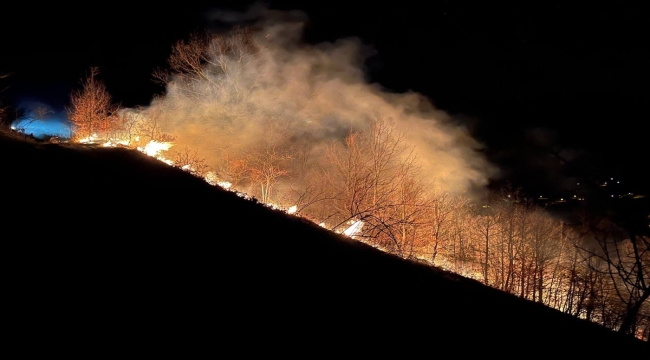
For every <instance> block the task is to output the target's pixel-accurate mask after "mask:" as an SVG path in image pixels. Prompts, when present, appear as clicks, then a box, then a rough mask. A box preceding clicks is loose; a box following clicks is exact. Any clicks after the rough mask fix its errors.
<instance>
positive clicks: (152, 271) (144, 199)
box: [0, 138, 647, 358]
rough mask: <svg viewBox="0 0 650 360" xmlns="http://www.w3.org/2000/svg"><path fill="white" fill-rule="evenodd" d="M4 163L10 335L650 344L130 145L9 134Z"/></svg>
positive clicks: (280, 351) (446, 345)
mask: <svg viewBox="0 0 650 360" xmlns="http://www.w3.org/2000/svg"><path fill="white" fill-rule="evenodd" d="M0 164H1V166H2V168H3V171H2V176H1V177H0V178H1V180H0V185H2V188H3V190H4V196H3V198H2V200H3V201H2V203H3V205H4V210H5V211H4V216H3V218H2V220H1V221H2V228H3V229H4V231H3V234H2V238H3V240H2V245H3V246H2V250H3V251H2V254H3V258H4V263H5V269H6V271H7V272H6V276H5V278H6V280H7V281H6V282H5V289H4V290H5V291H4V294H5V298H7V299H8V300H9V302H8V303H9V305H7V307H6V309H7V310H8V311H7V314H9V316H8V318H9V320H11V321H9V322H8V324H10V325H9V327H10V329H11V330H12V333H13V337H12V340H13V341H14V343H15V344H17V345H18V346H19V347H20V348H21V349H22V350H23V351H24V352H25V354H29V353H31V352H43V351H45V352H47V353H49V354H58V353H60V352H65V353H68V354H74V353H77V354H84V355H88V354H104V353H115V354H136V353H137V354H143V355H169V354H174V353H177V354H180V355H183V356H184V357H187V356H188V355H190V354H191V353H196V354H199V353H206V352H207V353H208V354H211V355H212V354H226V355H228V354H234V355H235V356H237V357H244V356H247V355H301V356H308V357H312V356H317V355H325V354H334V355H354V354H363V355H366V356H371V355H373V354H378V355H385V356H388V355H391V354H396V355H399V356H402V357H404V356H409V355H425V356H432V357H437V356H443V354H450V355H453V356H463V357H466V356H472V355H500V356H506V357H518V358H521V357H528V356H531V355H535V356H540V357H541V356H551V355H553V356H558V355H563V356H565V355H581V356H590V355H598V356H599V358H602V357H603V356H604V355H607V354H612V355H617V356H619V357H622V356H627V355H634V354H640V352H641V351H646V350H647V349H646V348H645V346H646V344H643V343H641V342H638V341H636V340H632V339H627V338H622V337H619V336H618V335H617V334H614V333H611V332H610V331H608V330H605V329H603V328H601V327H599V326H596V325H593V324H590V323H586V322H584V321H580V320H578V319H575V318H572V317H571V316H568V315H565V314H562V313H559V312H557V311H554V310H551V309H549V308H546V307H544V306H541V305H539V304H533V303H530V302H527V301H523V300H520V299H518V298H516V297H513V296H510V295H508V294H505V293H502V292H499V291H496V290H494V289H491V288H488V287H485V286H483V285H481V284H479V283H477V282H475V281H471V280H468V279H465V278H462V277H459V276H456V275H454V274H449V273H445V272H443V271H440V270H436V269H432V268H429V267H427V266H424V265H419V264H415V263H411V262H408V261H404V260H402V259H399V258H396V257H393V256H390V255H387V254H384V253H381V252H379V251H377V250H375V249H373V248H370V247H368V246H365V245H363V244H360V243H357V242H355V241H352V240H348V239H346V238H343V237H339V236H336V235H334V234H332V233H330V232H328V231H326V230H324V229H322V228H320V227H318V226H317V225H314V224H312V223H310V222H308V221H306V220H302V219H300V218H295V217H291V216H288V215H286V214H284V213H281V212H279V211H273V210H271V209H268V208H266V207H264V206H261V205H259V204H256V203H254V202H252V201H247V200H244V199H242V198H240V197H238V196H237V195H236V194H234V193H231V192H227V191H224V190H221V189H219V188H215V187H212V186H210V185H208V184H207V183H205V182H203V181H202V180H201V179H198V178H194V177H192V176H191V175H189V174H187V173H185V172H183V171H181V170H179V169H175V168H171V167H168V166H166V165H164V164H162V163H159V162H157V161H155V160H152V159H150V158H148V157H147V156H145V155H143V154H140V153H137V152H134V151H129V150H125V149H103V148H96V149H88V148H80V147H75V146H69V145H55V144H35V143H29V142H23V141H19V140H14V139H9V138H2V139H0ZM127 351H128V352H127ZM446 356H448V355H446Z"/></svg>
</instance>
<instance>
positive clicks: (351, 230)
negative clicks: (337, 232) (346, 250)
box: [343, 220, 363, 239]
mask: <svg viewBox="0 0 650 360" xmlns="http://www.w3.org/2000/svg"><path fill="white" fill-rule="evenodd" d="M361 228H363V221H361V220H357V221H355V222H354V223H353V224H352V225H350V227H348V228H347V229H345V231H343V234H344V235H346V236H349V237H351V238H353V239H354V238H355V236H356V235H357V234H359V233H360V232H361Z"/></svg>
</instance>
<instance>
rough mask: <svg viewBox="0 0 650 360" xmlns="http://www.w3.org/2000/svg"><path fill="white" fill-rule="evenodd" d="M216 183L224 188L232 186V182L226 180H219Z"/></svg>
mask: <svg viewBox="0 0 650 360" xmlns="http://www.w3.org/2000/svg"><path fill="white" fill-rule="evenodd" d="M217 185H219V186H221V187H222V188H224V189H230V187H231V186H232V184H231V183H229V182H227V181H220V182H218V183H217Z"/></svg>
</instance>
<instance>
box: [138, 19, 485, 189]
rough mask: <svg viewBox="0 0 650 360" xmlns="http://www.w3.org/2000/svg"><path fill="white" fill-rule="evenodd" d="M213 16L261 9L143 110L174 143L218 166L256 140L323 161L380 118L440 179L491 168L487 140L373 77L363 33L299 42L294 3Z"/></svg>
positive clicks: (457, 181)
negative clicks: (367, 72) (246, 29)
mask: <svg viewBox="0 0 650 360" xmlns="http://www.w3.org/2000/svg"><path fill="white" fill-rule="evenodd" d="M213 15H214V18H215V19H218V20H220V21H222V22H229V23H236V22H237V21H238V20H245V21H247V22H249V23H250V22H251V19H253V18H256V19H257V20H258V21H256V22H255V24H254V28H255V29H256V30H255V32H254V33H252V34H250V33H247V35H245V36H243V35H241V32H240V33H236V32H235V33H224V34H221V35H220V36H219V38H220V39H221V40H219V42H218V43H214V42H213V43H211V45H210V49H211V50H212V51H211V52H209V57H208V59H207V61H206V62H205V63H204V64H203V67H202V68H201V69H200V70H196V69H194V70H193V72H191V73H190V74H189V75H188V74H176V75H175V76H173V77H171V78H170V79H169V81H168V85H167V91H166V93H165V95H163V96H160V97H158V98H156V99H154V100H153V101H152V102H151V104H150V106H149V107H147V108H145V109H142V111H143V112H146V113H147V114H148V116H150V117H154V118H155V119H156V122H157V124H158V125H159V126H160V127H161V128H162V129H163V130H164V131H165V132H167V133H169V134H171V135H173V136H174V137H175V143H176V145H175V148H183V147H187V148H190V149H193V150H196V151H197V153H198V154H199V156H200V157H202V158H204V159H205V160H206V162H207V163H208V165H210V167H211V168H215V169H216V168H219V167H221V166H223V163H224V161H226V159H227V158H229V157H236V156H241V155H242V154H246V153H255V151H256V149H258V148H260V147H266V148H267V149H268V148H273V149H283V150H286V151H296V150H295V149H300V151H301V153H302V154H309V155H308V158H310V159H311V160H312V161H319V160H318V159H319V156H321V155H322V154H323V151H324V149H325V148H326V147H327V145H328V144H331V143H332V142H342V141H343V140H344V138H345V137H346V136H347V135H348V134H349V133H350V131H364V130H366V129H368V128H369V126H370V125H371V124H372V123H373V122H374V121H376V120H379V119H383V120H386V121H389V122H391V123H392V124H394V125H395V128H396V130H397V131H399V132H401V133H403V135H404V141H403V145H405V146H407V147H408V148H409V149H411V150H412V151H413V154H414V155H416V156H417V159H418V164H419V166H420V174H421V175H422V177H423V178H425V179H426V180H427V181H428V182H434V181H435V184H436V186H437V187H438V188H441V189H444V190H447V191H450V192H455V193H467V192H468V191H472V190H475V189H477V188H481V187H483V186H484V185H486V184H487V181H488V178H489V177H490V176H492V175H494V172H495V169H494V168H493V167H492V165H490V164H489V163H488V162H487V161H486V159H485V158H484V157H483V156H482V155H481V154H480V153H479V152H478V151H477V150H479V149H480V148H481V144H479V143H478V142H477V141H476V140H475V139H473V138H472V137H471V136H470V135H469V133H468V132H467V131H466V129H464V128H463V127H461V126H457V125H455V124H454V121H453V119H452V118H451V117H450V116H449V115H448V114H446V113H444V112H443V111H440V110H437V109H435V108H434V107H433V106H432V104H431V103H430V102H429V101H428V100H427V99H426V98H425V97H424V96H422V95H420V94H417V93H406V94H395V93H389V92H387V91H384V90H383V89H382V88H381V87H380V86H378V85H376V84H369V83H367V82H366V80H365V79H364V69H363V61H364V59H365V57H366V56H367V55H368V54H370V53H371V50H370V49H368V48H366V47H364V46H362V44H361V42H360V41H358V40H356V39H353V38H351V39H340V40H338V41H336V42H334V43H324V44H318V45H307V44H303V43H301V41H300V39H301V35H302V31H303V24H304V20H305V16H304V14H301V13H297V12H291V13H278V12H273V11H269V10H266V11H261V10H260V9H259V8H258V7H256V8H255V9H254V12H253V14H251V13H247V14H242V15H241V16H240V17H238V16H237V15H236V14H235V13H224V12H217V13H215V14H213ZM251 38H252V39H254V41H253V43H254V45H250V42H251V41H249V40H247V39H251ZM251 49H253V50H251ZM130 111H135V110H133V109H131V110H130ZM304 175H305V174H295V173H293V174H292V176H291V177H290V179H291V180H290V181H293V182H295V181H299V180H298V179H300V178H301V176H304ZM284 181H289V180H286V179H285V180H284Z"/></svg>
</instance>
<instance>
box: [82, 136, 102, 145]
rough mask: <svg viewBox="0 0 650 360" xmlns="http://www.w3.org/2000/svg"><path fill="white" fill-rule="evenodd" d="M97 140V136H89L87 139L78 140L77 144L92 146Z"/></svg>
mask: <svg viewBox="0 0 650 360" xmlns="http://www.w3.org/2000/svg"><path fill="white" fill-rule="evenodd" d="M97 140H99V137H98V136H97V134H92V135H90V136H88V137H85V138H83V139H79V140H78V142H80V143H82V144H93V143H95V142H96V141H97Z"/></svg>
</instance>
